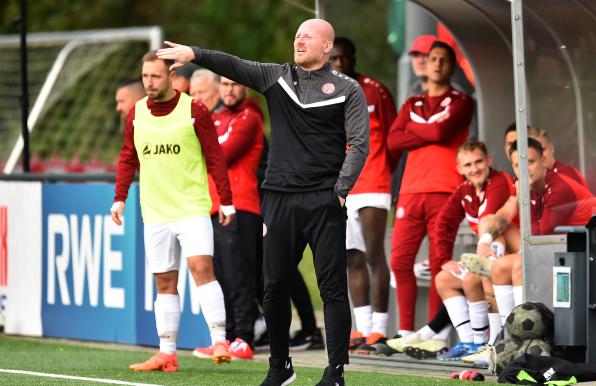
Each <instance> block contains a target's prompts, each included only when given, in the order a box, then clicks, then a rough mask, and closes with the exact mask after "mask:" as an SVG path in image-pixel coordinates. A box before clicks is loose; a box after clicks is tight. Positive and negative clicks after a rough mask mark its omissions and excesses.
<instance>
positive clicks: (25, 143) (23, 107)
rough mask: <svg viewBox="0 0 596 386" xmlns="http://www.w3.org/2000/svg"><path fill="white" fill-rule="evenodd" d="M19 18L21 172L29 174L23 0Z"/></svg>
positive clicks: (27, 92) (24, 7)
mask: <svg viewBox="0 0 596 386" xmlns="http://www.w3.org/2000/svg"><path fill="white" fill-rule="evenodd" d="M20 10H21V18H20V20H19V29H20V34H21V133H22V136H23V172H25V173H29V172H30V171H31V169H30V167H29V127H28V126H27V117H28V115H29V86H28V83H27V8H26V6H25V0H20Z"/></svg>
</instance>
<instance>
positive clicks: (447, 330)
mask: <svg viewBox="0 0 596 386" xmlns="http://www.w3.org/2000/svg"><path fill="white" fill-rule="evenodd" d="M451 327H452V326H451V323H449V325H447V326H445V327H443V329H442V330H441V331H439V332H437V333H436V334H435V335H434V336H433V339H437V340H447V339H448V338H449V334H451Z"/></svg>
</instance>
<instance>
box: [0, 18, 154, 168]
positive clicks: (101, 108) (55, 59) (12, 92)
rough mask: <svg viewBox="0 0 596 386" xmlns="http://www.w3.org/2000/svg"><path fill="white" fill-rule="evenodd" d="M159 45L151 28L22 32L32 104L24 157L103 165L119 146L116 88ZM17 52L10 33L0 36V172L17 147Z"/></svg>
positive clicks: (12, 161) (13, 162) (16, 155)
mask: <svg viewBox="0 0 596 386" xmlns="http://www.w3.org/2000/svg"><path fill="white" fill-rule="evenodd" d="M162 41H163V33H162V30H161V28H159V27H155V26H154V27H138V28H120V29H104V30H88V31H72V32H53V33H31V34H28V37H27V49H28V51H29V62H28V68H29V69H28V72H29V86H30V95H31V97H32V99H34V100H35V102H34V103H33V105H32V108H31V110H30V112H29V116H28V120H27V125H28V128H29V132H30V133H32V135H31V136H30V138H31V154H32V155H35V156H37V157H39V158H41V159H48V158H49V157H50V156H53V155H56V154H57V155H58V156H60V157H61V158H63V159H67V158H69V157H72V156H77V157H81V158H85V159H87V158H89V157H90V156H92V155H93V156H98V157H101V158H102V159H103V160H104V161H106V162H109V161H110V159H109V158H110V157H111V156H113V154H114V153H117V152H119V148H118V146H117V145H118V143H120V141H121V134H120V132H119V130H118V129H117V127H118V124H117V120H116V118H115V117H116V115H115V112H114V92H115V89H116V85H117V84H118V83H120V82H121V81H122V80H125V79H129V78H134V77H138V76H139V74H140V72H139V71H140V59H141V57H142V55H143V54H144V53H145V52H147V51H148V50H150V49H155V48H158V47H159V46H160V45H161V43H162ZM19 49H20V46H19V37H18V35H8V36H7V35H5V36H0V51H1V52H2V55H0V106H3V107H0V162H1V163H3V164H4V166H3V172H4V173H5V174H10V173H12V172H13V171H15V169H17V167H18V161H19V159H20V156H21V152H22V149H23V139H22V136H21V130H20V119H19V116H20V103H19V97H20V95H19V94H18V93H19V90H20V87H19V86H20V83H19V82H20V80H19V76H18V71H19V70H18V69H19V66H18V57H19V56H18V55H19ZM114 147H116V148H114Z"/></svg>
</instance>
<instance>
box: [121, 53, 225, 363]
mask: <svg viewBox="0 0 596 386" xmlns="http://www.w3.org/2000/svg"><path fill="white" fill-rule="evenodd" d="M171 64H172V63H171V62H169V61H164V60H162V59H158V58H157V56H156V51H149V52H148V53H147V54H145V56H144V57H143V68H142V78H143V87H144V88H145V92H146V94H147V96H146V97H145V98H143V99H141V100H140V101H138V102H137V103H136V104H135V106H134V107H133V108H132V109H131V111H130V113H129V115H128V118H127V120H126V127H125V132H124V142H123V145H122V151H121V154H120V161H119V164H118V172H117V175H116V195H115V198H114V204H113V205H112V209H111V212H112V218H113V220H114V222H115V223H116V224H118V225H121V224H122V222H123V221H124V218H123V217H122V213H123V210H124V202H125V200H126V197H127V195H128V189H129V187H130V184H131V183H132V181H133V179H134V174H135V171H136V170H137V169H138V170H139V175H140V196H141V212H142V216H143V223H144V228H145V229H144V234H145V259H146V266H147V269H148V270H150V271H151V272H152V273H153V274H154V277H155V282H156V286H157V296H156V299H155V303H154V307H155V325H156V328H157V333H158V335H159V352H158V353H157V354H155V355H153V356H152V357H151V358H149V359H148V360H147V361H145V362H143V363H136V364H133V365H130V368H131V369H132V370H135V371H177V370H178V360H177V357H176V339H177V336H178V328H179V324H180V312H181V311H180V297H179V295H178V289H177V285H178V269H179V266H180V256H182V257H183V258H186V259H187V261H188V267H189V269H190V272H191V274H192V276H193V279H194V281H195V283H196V285H197V292H198V293H199V298H200V305H201V310H202V312H203V315H204V317H205V320H206V321H207V324H208V326H209V330H210V333H211V341H212V345H213V360H214V361H215V362H216V363H224V362H229V361H230V359H231V356H230V353H229V343H228V342H227V341H226V340H225V333H226V330H225V326H226V312H225V307H224V298H223V293H222V291H221V287H220V285H219V283H218V282H217V280H216V279H215V275H214V273H213V262H212V257H213V228H212V224H211V219H210V213H209V211H210V209H211V199H210V197H209V188H208V183H207V173H210V174H211V175H212V176H213V179H214V181H215V183H216V186H217V190H218V193H219V195H220V197H221V203H222V205H221V206H220V214H219V217H220V222H221V223H222V224H223V225H228V224H229V223H231V222H232V220H233V218H234V213H235V209H234V206H233V205H232V193H231V190H230V183H229V180H228V172H227V169H226V166H225V161H224V159H223V156H222V153H221V149H220V147H219V144H218V142H217V132H216V130H215V126H214V125H213V121H212V120H211V116H210V114H209V111H208V110H207V108H206V107H205V106H204V105H203V104H202V103H200V102H196V101H193V100H192V98H190V97H189V96H188V95H186V94H184V93H180V92H178V91H176V90H174V88H173V87H172V80H173V79H174V71H170V70H169V67H170V65H171Z"/></svg>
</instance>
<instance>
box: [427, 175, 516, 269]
mask: <svg viewBox="0 0 596 386" xmlns="http://www.w3.org/2000/svg"><path fill="white" fill-rule="evenodd" d="M482 192H483V194H482V195H481V196H480V197H479V196H478V195H477V194H476V187H475V186H474V185H473V184H472V183H471V182H470V181H467V180H466V181H464V182H462V183H461V184H460V185H459V186H458V187H457V189H456V190H455V192H453V193H452V194H451V196H449V199H448V200H447V201H446V202H445V204H444V205H443V208H441V211H440V212H439V215H438V216H437V220H436V222H435V225H434V228H433V231H434V232H435V233H436V235H437V237H436V238H435V240H436V244H435V248H434V250H435V251H436V254H437V256H440V257H441V258H442V259H450V258H451V256H452V254H453V243H454V241H455V236H456V234H457V230H458V228H459V224H460V223H461V222H462V220H463V219H464V218H466V219H467V220H468V224H470V227H471V228H472V230H473V231H474V232H475V233H476V234H478V222H479V221H480V219H481V218H482V217H484V216H486V215H489V214H494V213H495V212H496V211H497V210H499V209H500V208H501V207H502V206H503V205H504V204H505V202H506V201H507V199H508V198H509V196H511V195H513V194H515V190H514V188H513V184H512V182H511V177H509V174H507V173H505V172H501V171H497V170H493V169H491V170H490V174H489V176H488V178H487V179H486V181H485V182H484V187H483V189H482Z"/></svg>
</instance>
